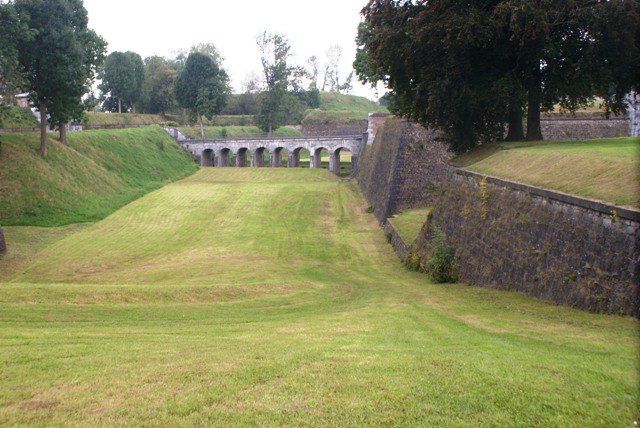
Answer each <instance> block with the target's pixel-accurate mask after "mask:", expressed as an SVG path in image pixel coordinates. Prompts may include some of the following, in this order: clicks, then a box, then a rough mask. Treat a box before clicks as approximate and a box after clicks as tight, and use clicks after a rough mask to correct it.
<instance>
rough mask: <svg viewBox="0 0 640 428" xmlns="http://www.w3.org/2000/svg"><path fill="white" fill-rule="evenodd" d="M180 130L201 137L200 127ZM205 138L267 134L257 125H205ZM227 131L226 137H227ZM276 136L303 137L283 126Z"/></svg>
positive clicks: (191, 135)
mask: <svg viewBox="0 0 640 428" xmlns="http://www.w3.org/2000/svg"><path fill="white" fill-rule="evenodd" d="M179 129H180V131H181V132H182V133H183V134H185V135H188V136H190V137H192V138H195V139H198V138H200V128H199V127H197V126H196V127H181V128H179ZM204 132H205V138H264V137H265V136H266V135H267V134H266V133H265V132H263V131H262V130H261V129H260V128H258V127H257V126H205V128H204ZM225 133H226V137H225ZM273 136H274V137H302V136H303V134H302V132H300V131H298V130H297V129H295V128H290V127H287V126H283V127H281V128H278V129H276V130H275V131H274V132H273Z"/></svg>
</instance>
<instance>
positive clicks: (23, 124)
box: [0, 105, 40, 128]
mask: <svg viewBox="0 0 640 428" xmlns="http://www.w3.org/2000/svg"><path fill="white" fill-rule="evenodd" d="M38 126H40V124H39V123H38V121H37V120H36V118H35V117H34V116H33V114H31V110H29V109H26V108H20V107H7V106H2V105H0V128H37V127H38Z"/></svg>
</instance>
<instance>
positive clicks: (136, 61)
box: [100, 52, 145, 113]
mask: <svg viewBox="0 0 640 428" xmlns="http://www.w3.org/2000/svg"><path fill="white" fill-rule="evenodd" d="M101 77H102V84H101V85H100V90H101V91H102V92H103V93H110V94H111V97H112V98H116V99H117V101H118V104H117V105H118V113H122V105H123V104H124V105H125V106H127V107H129V106H131V108H132V109H133V111H134V112H135V104H136V103H137V102H138V101H140V98H141V97H142V88H143V85H144V77H145V70H144V62H142V58H141V57H140V55H138V54H137V53H135V52H112V53H111V54H109V56H108V57H107V59H106V60H105V62H104V69H103V70H102V75H101Z"/></svg>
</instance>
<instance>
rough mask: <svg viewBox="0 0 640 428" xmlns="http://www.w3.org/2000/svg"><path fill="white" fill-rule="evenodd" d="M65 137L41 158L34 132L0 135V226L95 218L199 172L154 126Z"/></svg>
mask: <svg viewBox="0 0 640 428" xmlns="http://www.w3.org/2000/svg"><path fill="white" fill-rule="evenodd" d="M50 138H51V137H50ZM68 140H69V145H68V146H63V145H61V144H59V143H57V142H55V141H53V140H51V141H50V143H49V156H48V157H47V158H46V159H44V158H42V156H41V155H40V154H39V151H38V146H39V134H38V133H28V134H7V135H0V224H2V225H3V226H10V225H32V226H57V225H63V224H70V223H77V222H88V221H96V220H100V219H102V218H104V217H106V216H107V215H109V214H110V213H112V212H113V211H115V210H116V209H118V208H120V207H121V206H123V205H125V204H127V203H129V202H131V201H133V200H135V199H137V198H139V197H140V196H142V195H144V194H146V193H148V192H150V191H151V190H154V189H157V188H160V187H162V186H163V185H165V184H167V183H169V182H171V181H175V180H177V179H179V178H182V177H185V176H187V175H189V174H191V173H193V172H194V171H195V170H196V169H197V166H196V164H195V163H194V161H193V158H192V157H191V155H189V154H188V153H187V152H186V151H184V150H183V149H182V148H180V146H178V144H177V143H176V142H175V140H173V138H171V137H170V136H169V135H167V134H166V133H165V132H164V131H162V129H160V128H159V127H146V128H139V129H124V130H111V131H84V132H77V133H70V134H69V135H68Z"/></svg>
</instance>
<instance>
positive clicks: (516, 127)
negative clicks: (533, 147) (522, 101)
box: [505, 104, 524, 141]
mask: <svg viewBox="0 0 640 428" xmlns="http://www.w3.org/2000/svg"><path fill="white" fill-rule="evenodd" d="M522 140H524V128H523V127H522V109H521V108H520V106H519V105H517V104H512V105H511V107H510V108H509V130H508V131H507V137H506V138H505V141H522Z"/></svg>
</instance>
